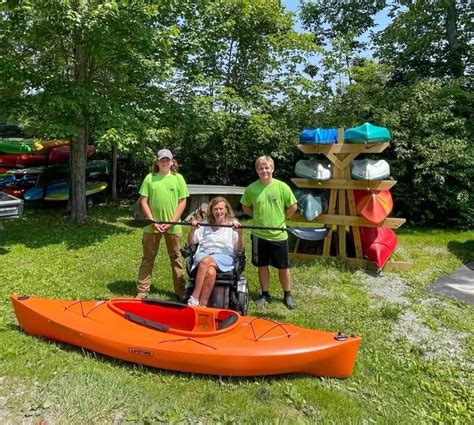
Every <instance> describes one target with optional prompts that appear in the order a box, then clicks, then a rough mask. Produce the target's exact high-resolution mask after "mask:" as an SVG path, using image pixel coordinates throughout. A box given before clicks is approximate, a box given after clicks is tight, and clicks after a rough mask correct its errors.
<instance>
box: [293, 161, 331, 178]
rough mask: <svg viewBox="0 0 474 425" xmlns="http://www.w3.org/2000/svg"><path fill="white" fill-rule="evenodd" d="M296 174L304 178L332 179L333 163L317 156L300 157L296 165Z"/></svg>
mask: <svg viewBox="0 0 474 425" xmlns="http://www.w3.org/2000/svg"><path fill="white" fill-rule="evenodd" d="M295 174H296V175H297V176H298V177H301V178H303V179H312V180H330V179H331V178H332V169H331V163H330V162H329V161H325V160H319V159H316V158H311V159H300V160H299V161H298V162H297V163H296V165H295Z"/></svg>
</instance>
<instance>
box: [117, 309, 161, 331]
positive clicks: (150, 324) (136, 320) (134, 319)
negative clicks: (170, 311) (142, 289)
mask: <svg viewBox="0 0 474 425" xmlns="http://www.w3.org/2000/svg"><path fill="white" fill-rule="evenodd" d="M124 317H125V319H128V320H130V321H131V322H134V323H137V324H139V325H143V326H147V327H149V328H153V329H156V330H157V331H160V332H166V331H167V330H168V329H169V328H170V327H169V326H168V325H164V324H163V323H158V322H154V321H153V320H147V319H144V318H143V317H140V316H136V315H135V314H132V313H125V316H124Z"/></svg>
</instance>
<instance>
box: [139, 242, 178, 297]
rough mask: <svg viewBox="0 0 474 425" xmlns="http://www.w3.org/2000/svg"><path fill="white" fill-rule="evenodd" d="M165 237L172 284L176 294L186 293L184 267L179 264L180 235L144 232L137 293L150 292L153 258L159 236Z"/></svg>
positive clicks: (157, 246) (155, 253)
mask: <svg viewBox="0 0 474 425" xmlns="http://www.w3.org/2000/svg"><path fill="white" fill-rule="evenodd" d="M162 237H164V238H165V243H166V249H167V250H168V256H169V258H170V265H171V272H172V275H173V285H174V291H175V293H176V295H178V296H179V297H183V296H184V295H185V294H186V290H185V287H184V269H183V265H182V264H181V252H180V250H179V249H180V247H181V235H180V234H174V233H144V234H143V240H142V244H143V257H142V263H141V265H140V268H139V269H138V281H137V290H138V293H139V294H140V293H142V294H148V293H149V292H150V285H151V275H152V272H153V266H154V265H155V258H156V255H157V254H158V249H159V248H160V241H161V238H162Z"/></svg>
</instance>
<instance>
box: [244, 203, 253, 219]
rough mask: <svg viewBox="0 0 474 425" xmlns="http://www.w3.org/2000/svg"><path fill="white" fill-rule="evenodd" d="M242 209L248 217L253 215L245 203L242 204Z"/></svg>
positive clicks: (250, 208)
mask: <svg viewBox="0 0 474 425" xmlns="http://www.w3.org/2000/svg"><path fill="white" fill-rule="evenodd" d="M242 209H243V210H244V213H245V214H247V215H248V216H249V217H253V208H252V207H248V206H247V205H242Z"/></svg>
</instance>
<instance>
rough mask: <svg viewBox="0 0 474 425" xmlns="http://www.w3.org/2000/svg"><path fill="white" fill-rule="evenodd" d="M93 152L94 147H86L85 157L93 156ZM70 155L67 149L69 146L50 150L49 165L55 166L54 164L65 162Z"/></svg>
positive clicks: (69, 150)
mask: <svg viewBox="0 0 474 425" xmlns="http://www.w3.org/2000/svg"><path fill="white" fill-rule="evenodd" d="M95 151H96V149H95V146H92V145H87V157H91V156H92V155H94V154H95ZM70 153H71V149H70V148H69V145H66V146H57V147H55V148H52V149H51V151H50V152H49V156H48V162H49V163H50V164H55V163H56V162H61V161H63V162H64V161H67V160H68V159H69V155H70Z"/></svg>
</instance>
